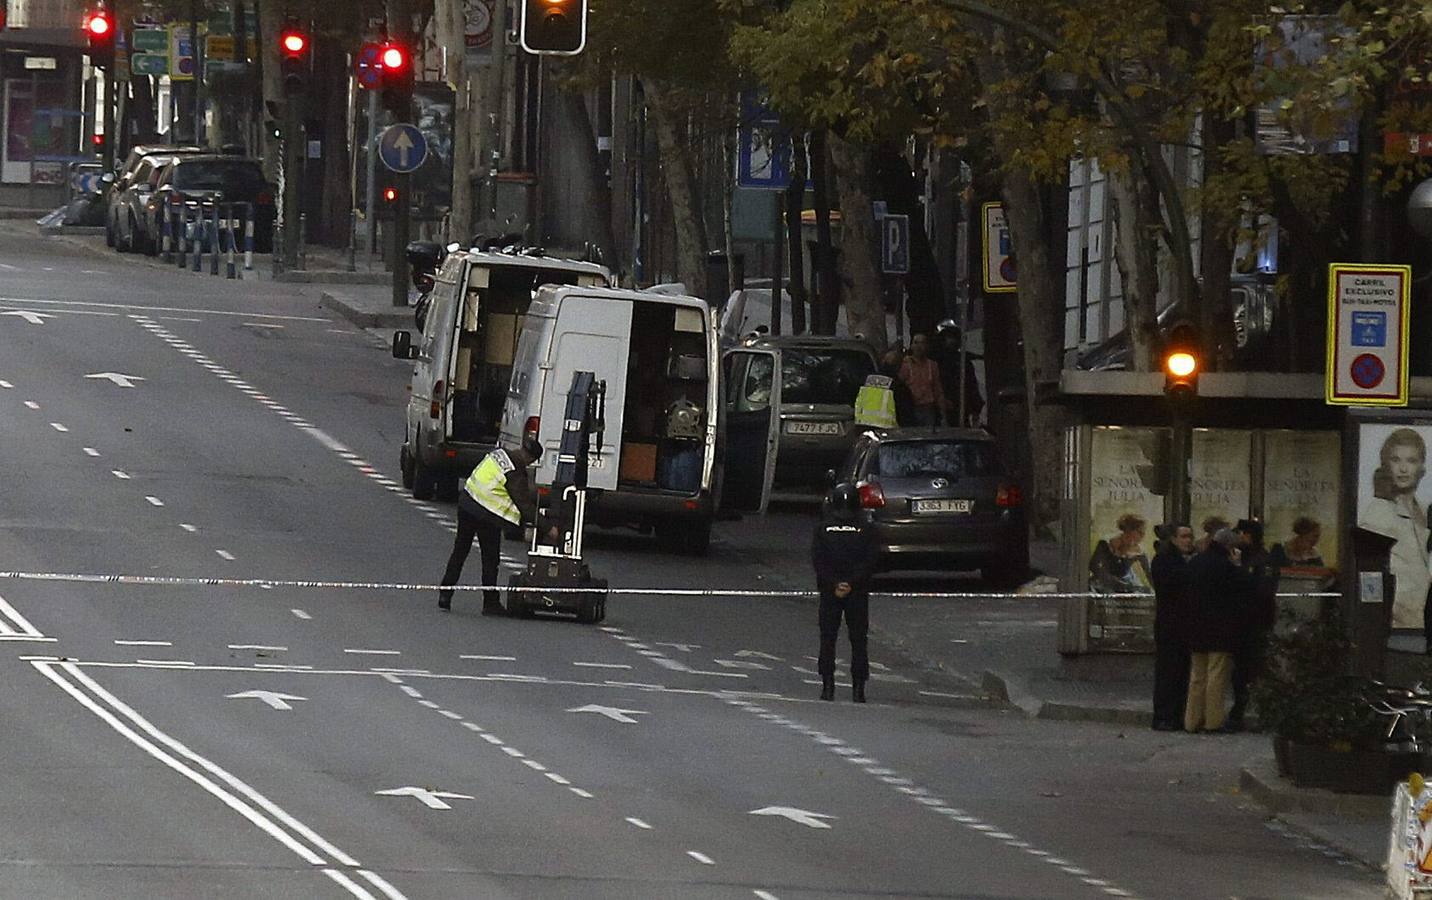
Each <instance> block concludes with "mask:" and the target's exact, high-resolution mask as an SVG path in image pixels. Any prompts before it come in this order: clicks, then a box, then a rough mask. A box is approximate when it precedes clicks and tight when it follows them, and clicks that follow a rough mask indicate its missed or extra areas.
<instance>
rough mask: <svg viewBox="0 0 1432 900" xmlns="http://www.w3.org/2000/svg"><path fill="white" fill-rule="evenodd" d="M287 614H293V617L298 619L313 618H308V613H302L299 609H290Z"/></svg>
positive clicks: (309, 617)
mask: <svg viewBox="0 0 1432 900" xmlns="http://www.w3.org/2000/svg"><path fill="white" fill-rule="evenodd" d="M289 612H291V613H293V614H294V615H295V616H298V617H299V618H300V619H311V618H313V616H310V615H309V614H308V613H306V612H304V611H303V610H301V609H291V610H289Z"/></svg>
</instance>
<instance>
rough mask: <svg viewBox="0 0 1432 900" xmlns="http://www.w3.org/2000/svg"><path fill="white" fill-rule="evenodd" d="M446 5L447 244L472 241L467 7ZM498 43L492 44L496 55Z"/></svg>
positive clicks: (448, 1) (458, 1)
mask: <svg viewBox="0 0 1432 900" xmlns="http://www.w3.org/2000/svg"><path fill="white" fill-rule="evenodd" d="M440 2H442V3H444V4H445V8H446V13H447V15H446V17H445V18H444V20H443V21H444V23H445V24H446V26H447V27H446V29H445V34H444V35H443V39H442V40H443V46H444V47H445V48H446V49H447V66H448V71H447V78H448V81H449V83H451V85H452V88H453V117H452V118H453V122H452V159H453V165H452V204H451V207H450V209H449V212H448V233H447V240H448V241H462V242H465V241H467V240H468V239H469V238H471V237H472V124H473V115H472V113H473V107H472V101H473V96H472V79H471V78H470V77H469V73H468V70H467V42H466V41H465V40H464V37H463V35H464V32H465V31H466V28H467V9H466V8H467V3H465V2H464V0H440ZM496 44H497V41H496V39H495V35H494V39H493V41H492V46H493V52H494V53H495V52H496V49H495V48H496Z"/></svg>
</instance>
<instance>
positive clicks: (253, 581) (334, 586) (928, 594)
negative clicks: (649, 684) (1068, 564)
mask: <svg viewBox="0 0 1432 900" xmlns="http://www.w3.org/2000/svg"><path fill="white" fill-rule="evenodd" d="M0 579H6V580H12V581H60V582H70V583H78V584H129V585H150V586H163V587H238V588H244V587H257V588H277V587H285V588H305V589H311V590H349V591H354V590H356V591H439V590H442V591H515V592H519V593H530V594H592V593H605V594H608V595H611V594H620V595H622V596H634V597H818V596H820V592H819V591H805V590H771V589H764V590H762V589H754V588H638V587H607V588H590V587H570V588H568V587H539V586H520V585H505V584H499V585H483V584H453V585H442V584H413V583H409V582H402V581H315V580H303V579H289V578H194V577H185V576H180V575H126V574H121V573H112V574H99V573H85V572H0ZM870 593H871V596H874V597H890V598H895V599H911V600H914V599H930V600H997V599H1012V598H1041V599H1052V600H1081V599H1089V598H1093V597H1098V598H1100V599H1104V600H1121V599H1122V600H1129V599H1148V598H1149V596H1150V595H1148V594H1097V593H1093V592H1090V591H1082V592H1068V591H1051V592H1043V591H1030V592H1027V593H1018V592H1013V591H1004V592H996V591H871V592H870ZM1277 596H1279V597H1282V598H1297V597H1302V598H1308V599H1326V598H1333V597H1341V596H1342V595H1341V594H1339V593H1336V592H1314V591H1309V592H1303V591H1299V592H1292V593H1279V594H1278V595H1277Z"/></svg>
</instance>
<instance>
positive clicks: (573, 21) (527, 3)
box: [518, 0, 587, 56]
mask: <svg viewBox="0 0 1432 900" xmlns="http://www.w3.org/2000/svg"><path fill="white" fill-rule="evenodd" d="M518 36H519V37H520V38H521V43H522V49H523V50H526V51H527V52H528V53H541V54H552V55H556V56H572V55H575V54H577V53H581V52H582V49H583V48H584V47H586V46H587V0H523V3H522V25H521V28H520V29H519V31H518Z"/></svg>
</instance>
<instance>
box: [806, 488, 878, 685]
mask: <svg viewBox="0 0 1432 900" xmlns="http://www.w3.org/2000/svg"><path fill="white" fill-rule="evenodd" d="M859 504H860V495H859V493H858V492H857V491H856V488H855V486H854V485H850V484H841V485H836V486H835V487H834V488H833V489H831V492H830V504H829V508H830V512H831V521H829V522H826V523H824V524H821V525H819V526H817V527H816V530H815V537H814V539H813V540H812V542H811V562H812V564H813V565H814V566H815V582H816V586H817V588H819V590H820V614H819V619H820V657H819V661H818V662H817V664H816V668H817V669H818V670H819V671H820V682H821V689H820V699H822V700H834V699H835V641H836V638H837V637H839V636H840V620H841V617H842V616H843V617H844V618H845V625H846V627H847V628H848V629H850V683H851V699H853V700H854V701H855V702H856V703H864V702H865V682H866V681H868V680H869V679H870V660H869V657H868V655H867V650H866V636H867V634H868V632H869V631H870V579H871V578H873V577H874V575H875V569H876V566H877V565H878V564H879V559H880V557H879V550H878V548H877V547H876V544H875V540H874V536H873V535H872V534H871V533H870V529H869V527H868V526H866V525H864V524H862V523H861V522H860V520H859V519H858V518H856V514H855V513H856V510H857V509H858V508H859Z"/></svg>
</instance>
